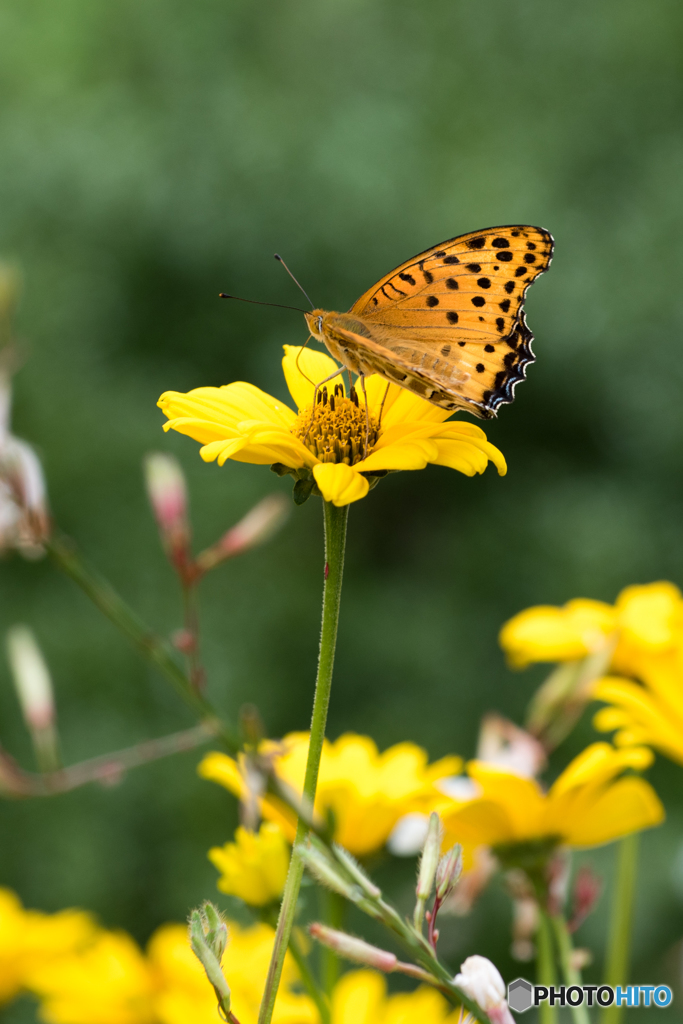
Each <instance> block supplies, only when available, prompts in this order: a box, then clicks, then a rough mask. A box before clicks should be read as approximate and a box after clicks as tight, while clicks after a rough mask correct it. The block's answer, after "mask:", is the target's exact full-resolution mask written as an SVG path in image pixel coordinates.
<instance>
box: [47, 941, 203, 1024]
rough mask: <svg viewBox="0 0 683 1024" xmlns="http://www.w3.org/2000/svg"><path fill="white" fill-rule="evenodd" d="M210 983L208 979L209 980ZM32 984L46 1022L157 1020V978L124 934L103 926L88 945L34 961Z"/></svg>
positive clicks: (144, 1023)
mask: <svg viewBox="0 0 683 1024" xmlns="http://www.w3.org/2000/svg"><path fill="white" fill-rule="evenodd" d="M207 984H208V983H207ZM29 987H30V988H31V990H32V991H33V992H35V993H36V995H38V996H39V997H40V999H41V1008H40V1013H41V1017H42V1018H43V1020H45V1021H47V1022H48V1024H154V1021H155V1019H156V1018H155V1015H154V1010H153V996H154V993H155V986H154V979H153V975H152V972H151V970H150V967H149V964H148V962H147V960H146V958H145V956H144V954H143V952H142V950H141V949H140V948H139V946H138V945H137V944H136V943H135V942H134V941H133V940H132V939H131V937H130V936H129V935H126V933H125V932H108V931H104V930H101V931H100V932H99V933H98V935H97V937H96V938H95V941H94V942H93V943H92V944H91V945H90V946H88V947H87V948H85V949H81V950H79V951H77V952H74V953H71V954H68V955H66V956H63V957H60V958H59V959H58V960H53V961H52V962H51V963H48V964H41V963H40V962H38V963H36V965H35V968H34V970H33V972H32V974H31V977H30V979H29Z"/></svg>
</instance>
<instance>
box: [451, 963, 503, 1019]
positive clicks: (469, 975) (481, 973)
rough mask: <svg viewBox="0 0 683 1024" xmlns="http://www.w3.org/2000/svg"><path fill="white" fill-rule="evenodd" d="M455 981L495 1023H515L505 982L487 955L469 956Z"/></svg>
mask: <svg viewBox="0 0 683 1024" xmlns="http://www.w3.org/2000/svg"><path fill="white" fill-rule="evenodd" d="M453 983H454V984H455V985H457V986H458V988H460V989H462V991H463V992H464V993H465V995H466V996H469V998H470V999H472V1000H474V1002H475V1003H477V1005H478V1006H480V1007H481V1008H482V1010H483V1011H484V1012H485V1013H487V1014H488V1015H489V1017H490V1018H491V1020H492V1021H493V1022H494V1024H513V1017H512V1014H511V1013H510V1011H509V1009H508V1004H507V1001H506V999H505V983H504V981H503V979H502V978H501V976H500V972H499V971H498V969H497V968H496V967H495V966H494V965H493V964H492V963H491V961H490V960H487V959H486V957H485V956H468V957H467V960H465V962H464V963H462V964H461V965H460V974H456V976H455V978H454V979H453Z"/></svg>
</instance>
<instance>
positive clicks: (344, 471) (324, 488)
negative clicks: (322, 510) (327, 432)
mask: <svg viewBox="0 0 683 1024" xmlns="http://www.w3.org/2000/svg"><path fill="white" fill-rule="evenodd" d="M313 476H314V477H315V482H316V483H317V485H318V487H319V488H320V493H321V494H322V496H323V498H324V499H325V501H331V502H332V503H333V504H334V505H337V506H339V507H340V506H342V505H350V504H351V502H352V501H358V500H359V499H360V498H364V497H365V495H366V494H367V493H368V491H369V490H370V484H369V483H368V481H367V480H366V479H365V477H364V476H361V474H360V473H359V472H357V470H356V468H355V466H347V465H345V464H344V463H343V462H339V463H331V462H327V463H318V465H317V466H314V467H313Z"/></svg>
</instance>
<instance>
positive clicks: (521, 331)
mask: <svg viewBox="0 0 683 1024" xmlns="http://www.w3.org/2000/svg"><path fill="white" fill-rule="evenodd" d="M504 340H505V341H507V343H508V345H509V346H510V351H509V352H507V353H506V355H505V357H504V359H503V365H504V367H505V369H502V370H499V371H498V373H497V374H496V376H495V380H494V386H493V388H492V389H491V391H490V392H489V393H488V395H486V394H485V395H483V396H482V403H483V410H482V411H483V413H484V415H485V416H495V414H496V412H497V411H498V409H499V407H500V406H501V405H507V404H509V403H510V402H512V401H513V399H514V397H515V388H516V387H517V385H518V384H519V382H520V381H522V380H524V378H525V377H526V368H527V366H529V364H530V363H533V361H534V353H533V350H532V348H531V343H532V341H533V335H532V333H531V331H530V330H529V328H528V327H527V325H526V321H525V319H524V314H523V313H520V317H519V321H518V322H517V323H516V324H515V327H514V329H513V330H512V332H511V333H510V335H509V337H507V338H505V339H504Z"/></svg>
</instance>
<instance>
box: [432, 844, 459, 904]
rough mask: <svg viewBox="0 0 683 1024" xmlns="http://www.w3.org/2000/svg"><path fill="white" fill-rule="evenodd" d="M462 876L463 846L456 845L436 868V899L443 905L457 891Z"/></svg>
mask: <svg viewBox="0 0 683 1024" xmlns="http://www.w3.org/2000/svg"><path fill="white" fill-rule="evenodd" d="M461 874H462V846H461V845H460V843H456V844H455V845H454V846H451V848H450V850H449V851H448V852H447V853H445V854H444V855H443V857H441V859H440V860H439V863H438V864H437V867H436V898H437V900H438V901H439V903H442V902H443V901H444V900H445V899H446V898H447V897H448V896H449V895H450V894H451V893H452V891H453V889H455V887H456V885H457V884H458V882H459V881H460V875H461Z"/></svg>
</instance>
